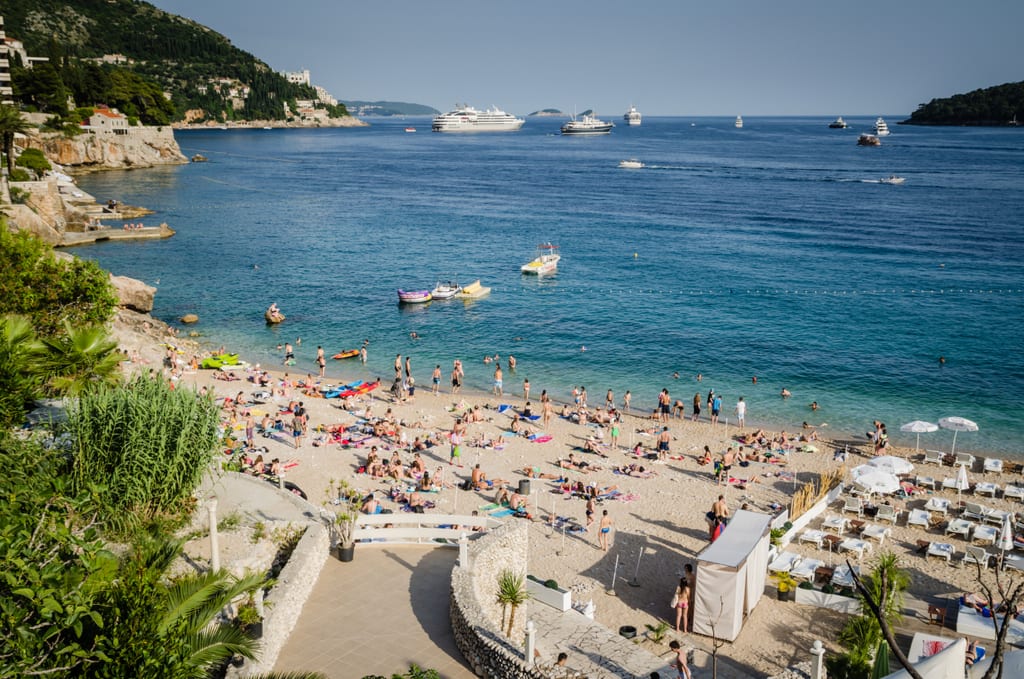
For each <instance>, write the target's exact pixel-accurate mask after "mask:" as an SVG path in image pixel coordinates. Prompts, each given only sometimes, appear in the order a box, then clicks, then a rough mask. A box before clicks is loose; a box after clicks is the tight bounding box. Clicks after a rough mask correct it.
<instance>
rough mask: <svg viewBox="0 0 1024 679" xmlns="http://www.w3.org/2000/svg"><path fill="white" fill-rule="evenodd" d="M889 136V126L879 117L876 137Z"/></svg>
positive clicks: (876, 122)
mask: <svg viewBox="0 0 1024 679" xmlns="http://www.w3.org/2000/svg"><path fill="white" fill-rule="evenodd" d="M887 134H889V126H888V125H887V124H886V123H885V121H884V120H882V118H881V117H879V118H878V120H876V121H875V135H876V136H879V137H884V136H885V135H887Z"/></svg>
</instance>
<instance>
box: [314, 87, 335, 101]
mask: <svg viewBox="0 0 1024 679" xmlns="http://www.w3.org/2000/svg"><path fill="white" fill-rule="evenodd" d="M313 89H314V90H316V100H317V101H319V102H321V103H323V104H327V105H329V106H337V105H338V100H337V99H335V98H334V97H332V96H331V93H330V92H328V91H327V89H326V88H324V87H320V86H319V85H314V86H313Z"/></svg>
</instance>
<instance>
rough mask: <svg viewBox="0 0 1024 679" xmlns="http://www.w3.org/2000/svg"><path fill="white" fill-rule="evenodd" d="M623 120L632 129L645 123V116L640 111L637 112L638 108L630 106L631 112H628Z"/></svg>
mask: <svg viewBox="0 0 1024 679" xmlns="http://www.w3.org/2000/svg"><path fill="white" fill-rule="evenodd" d="M622 119H623V120H625V121H626V124H627V125H629V126H630V127H635V126H637V125H639V124H640V123H641V122H642V121H643V116H642V115H641V114H640V111H637V110H636V106H633V105H632V104H630V105H629V110H628V111H626V115H624V116H622Z"/></svg>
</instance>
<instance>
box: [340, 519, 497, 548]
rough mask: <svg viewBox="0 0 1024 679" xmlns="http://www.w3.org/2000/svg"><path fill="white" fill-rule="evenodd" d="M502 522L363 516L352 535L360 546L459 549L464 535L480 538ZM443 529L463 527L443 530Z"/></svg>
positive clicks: (357, 522)
mask: <svg viewBox="0 0 1024 679" xmlns="http://www.w3.org/2000/svg"><path fill="white" fill-rule="evenodd" d="M500 525H501V521H498V520H497V519H495V518H493V517H490V516H472V515H470V514H416V513H414V512H402V513H398V514H361V515H360V516H359V517H358V518H357V519H356V528H355V530H354V531H353V533H352V536H353V538H355V540H356V541H357V543H358V544H362V545H373V544H385V543H387V544H431V545H433V546H435V547H457V546H458V540H459V538H460V537H461V536H462V535H463V534H467V535H476V534H478V533H480V532H483V531H474V530H472V529H473V527H481V528H483V529H484V531H486V530H489V529H492V528H497V527H498V526H500ZM441 526H459V528H458V529H457V530H456V529H453V528H442V527H441Z"/></svg>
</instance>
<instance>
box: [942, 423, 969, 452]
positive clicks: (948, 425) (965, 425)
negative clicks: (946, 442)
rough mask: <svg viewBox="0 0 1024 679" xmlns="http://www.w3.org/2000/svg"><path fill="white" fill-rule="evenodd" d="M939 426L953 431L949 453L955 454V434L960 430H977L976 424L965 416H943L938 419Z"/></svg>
mask: <svg viewBox="0 0 1024 679" xmlns="http://www.w3.org/2000/svg"><path fill="white" fill-rule="evenodd" d="M939 426H940V427H942V428H943V429H949V430H951V431H952V432H953V449H952V450H951V451H950V454H951V455H956V435H957V432H961V431H978V425H977V424H976V423H974V422H971V421H970V420H968V419H967V418H965V417H943V418H942V419H941V420H939Z"/></svg>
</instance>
